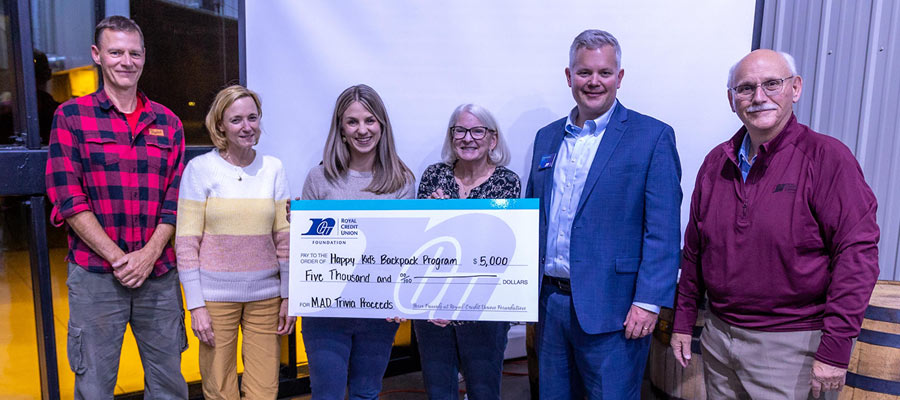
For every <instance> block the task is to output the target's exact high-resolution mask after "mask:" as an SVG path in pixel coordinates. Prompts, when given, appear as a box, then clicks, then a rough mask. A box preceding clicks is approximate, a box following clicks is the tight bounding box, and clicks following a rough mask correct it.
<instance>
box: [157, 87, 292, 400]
mask: <svg viewBox="0 0 900 400" xmlns="http://www.w3.org/2000/svg"><path fill="white" fill-rule="evenodd" d="M261 117H262V108H261V104H260V101H259V97H258V96H257V95H256V93H254V92H252V91H250V90H248V89H247V88H245V87H243V86H239V85H234V86H230V87H228V88H225V89H223V90H222V91H220V92H219V93H218V95H216V98H215V100H214V101H213V104H212V106H211V107H210V110H209V113H208V114H207V115H206V128H207V129H208V130H209V136H210V138H211V139H212V142H213V144H214V145H215V146H216V149H214V150H212V151H210V152H209V153H206V154H203V155H201V156H198V157H197V158H194V159H193V160H191V162H190V163H188V165H187V167H185V170H184V174H183V175H182V178H181V188H180V191H179V197H178V222H177V226H176V234H175V235H176V236H175V245H176V246H175V250H176V254H177V257H178V275H179V277H180V278H181V284H182V286H183V287H184V295H185V299H186V302H187V307H188V309H189V310H191V329H192V330H193V331H194V335H196V336H197V338H198V339H199V340H200V375H201V376H202V378H203V394H204V396H205V397H206V398H207V399H238V398H240V392H243V393H244V396H245V397H244V398H246V399H274V398H276V396H277V394H278V368H279V357H280V352H279V342H278V335H285V334H288V333H290V332H292V331H293V329H294V322H295V317H289V316H288V315H287V306H288V303H287V297H288V246H289V226H288V223H287V220H286V217H285V213H286V210H285V205H286V203H287V200H288V199H289V193H288V185H287V181H286V179H285V174H284V170H283V168H282V165H281V161H280V160H278V159H277V158H275V157H271V156H265V155H257V154H256V151H255V150H253V146H254V145H256V144H257V143H258V142H259V135H260V130H259V122H260V118H261ZM239 327H240V329H241V330H242V332H243V337H244V339H243V352H242V355H241V356H242V360H243V362H244V376H243V381H242V387H241V390H240V392H239V390H238V385H237V360H236V353H237V336H238V328H239Z"/></svg>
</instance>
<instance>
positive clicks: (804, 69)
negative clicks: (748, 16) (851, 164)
mask: <svg viewBox="0 0 900 400" xmlns="http://www.w3.org/2000/svg"><path fill="white" fill-rule="evenodd" d="M762 20H763V23H762V35H761V38H760V47H761V48H771V49H775V50H781V51H786V52H788V53H790V54H792V55H793V56H794V57H795V58H796V60H797V64H798V68H799V70H800V71H799V72H800V75H801V76H803V79H804V85H803V90H804V93H803V95H802V97H801V99H800V102H799V103H798V104H797V105H796V107H795V112H796V114H797V118H798V119H799V120H800V121H801V122H802V123H804V124H807V125H809V126H810V127H811V128H813V129H814V130H816V131H819V132H822V133H825V134H828V135H831V136H834V137H836V138H838V139H840V140H841V141H843V142H844V143H845V144H846V145H847V146H848V147H850V149H851V150H852V151H853V152H854V154H855V155H856V158H857V159H858V160H859V162H860V164H861V165H862V167H863V172H864V173H865V175H866V180H867V181H868V183H869V185H870V186H871V187H872V190H873V191H875V196H877V197H878V225H879V226H880V227H881V243H880V245H879V254H880V266H881V275H880V278H881V279H891V280H900V260H898V258H900V257H898V252H900V138H898V136H900V1H896V0H858V1H841V0H765V3H764V7H763V19H762Z"/></svg>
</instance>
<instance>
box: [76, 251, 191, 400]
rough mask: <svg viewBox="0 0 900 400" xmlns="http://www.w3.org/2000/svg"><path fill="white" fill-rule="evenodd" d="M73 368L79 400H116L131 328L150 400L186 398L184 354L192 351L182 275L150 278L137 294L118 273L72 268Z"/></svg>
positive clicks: (169, 273)
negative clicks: (124, 346) (127, 329)
mask: <svg viewBox="0 0 900 400" xmlns="http://www.w3.org/2000/svg"><path fill="white" fill-rule="evenodd" d="M66 286H68V288H69V331H68V343H67V351H68V356H69V366H70V367H71V368H72V372H74V373H75V399H76V400H77V399H90V400H94V399H110V400H112V398H113V390H114V389H115V386H116V375H117V374H118V371H119V358H120V356H121V353H122V339H123V336H124V335H125V326H126V325H129V324H130V325H131V331H132V333H133V334H134V339H135V341H137V346H138V352H139V353H140V355H141V364H142V365H143V367H144V398H145V399H148V400H150V399H186V398H187V395H188V391H187V383H185V381H184V376H182V375H181V352H182V351H184V350H185V349H187V336H186V334H185V330H184V310H183V309H182V308H181V290H180V288H179V286H178V271H176V270H174V269H173V270H171V271H169V272H167V273H166V274H165V275H162V276H159V277H156V278H148V279H147V280H146V281H144V284H143V285H141V287H139V288H137V289H129V288H126V287H124V286H122V285H121V284H120V283H119V281H118V280H116V278H115V276H113V274H100V273H94V272H88V271H87V270H85V269H84V268H81V267H79V266H77V265H75V264H71V263H70V264H69V276H68V278H67V279H66Z"/></svg>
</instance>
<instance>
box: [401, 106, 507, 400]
mask: <svg viewBox="0 0 900 400" xmlns="http://www.w3.org/2000/svg"><path fill="white" fill-rule="evenodd" d="M441 156H442V158H443V161H442V162H439V163H437V164H433V165H431V166H429V167H428V168H427V169H426V170H425V172H424V173H423V174H422V180H421V182H420V183H419V191H418V198H420V199H510V198H513V199H514V198H518V197H519V195H520V194H521V183H520V180H519V176H518V175H516V173H515V172H513V171H510V170H509V169H507V168H506V167H505V165H507V164H509V159H510V155H509V149H508V148H507V146H506V141H505V140H504V139H503V136H502V135H501V133H500V128H499V127H498V126H497V122H496V121H495V120H494V117H493V116H492V115H491V113H490V112H489V111H488V110H487V109H485V108H483V107H481V106H478V105H474V104H463V105H461V106H459V107H456V109H455V110H453V114H451V115H450V124H449V127H448V128H447V133H446V134H445V135H444V147H443V150H442V152H441ZM413 327H414V329H415V331H416V339H417V340H418V343H419V354H420V357H421V361H422V375H423V377H424V378H425V392H426V393H427V394H428V398H429V399H430V400H436V399H454V400H456V399H458V396H459V395H458V391H459V378H458V376H457V373H458V372H462V375H463V377H464V378H465V382H466V395H467V396H468V398H469V399H470V400H482V399H500V381H501V374H502V372H503V353H504V351H505V350H506V342H507V333H508V332H509V323H508V322H492V321H483V322H482V321H477V322H476V321H447V320H440V319H433V320H428V321H421V320H419V321H413Z"/></svg>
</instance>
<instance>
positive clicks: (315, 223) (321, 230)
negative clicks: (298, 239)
mask: <svg viewBox="0 0 900 400" xmlns="http://www.w3.org/2000/svg"><path fill="white" fill-rule="evenodd" d="M309 221H310V222H312V225H311V226H310V227H309V230H308V231H306V233H304V234H303V235H301V236H328V235H330V234H331V231H332V230H333V229H334V225H335V222H334V218H310V219H309Z"/></svg>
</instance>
